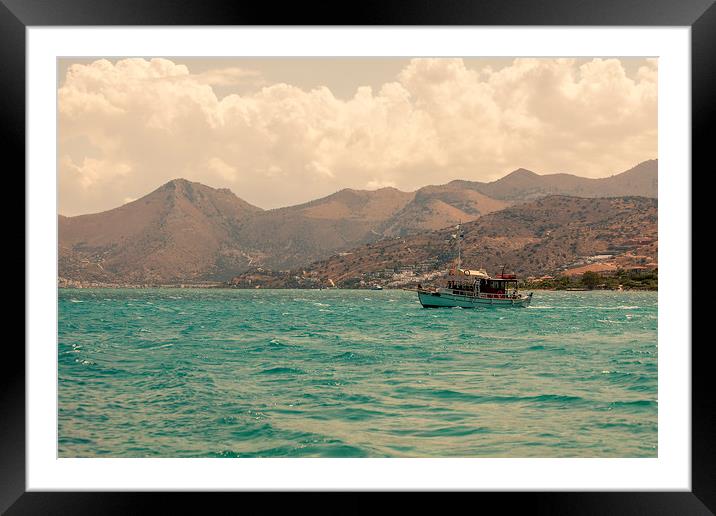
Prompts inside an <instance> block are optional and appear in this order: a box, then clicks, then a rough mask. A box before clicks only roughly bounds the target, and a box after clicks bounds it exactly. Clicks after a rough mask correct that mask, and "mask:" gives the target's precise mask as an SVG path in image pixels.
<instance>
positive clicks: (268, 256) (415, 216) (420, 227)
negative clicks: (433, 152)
mask: <svg viewBox="0 0 716 516" xmlns="http://www.w3.org/2000/svg"><path fill="white" fill-rule="evenodd" d="M657 175H658V162H657V160H650V161H646V162H643V163H640V164H639V165H637V166H636V167H634V168H632V169H630V170H627V171H626V172H623V173H621V174H617V175H614V176H611V177H607V178H601V179H590V178H583V177H578V176H574V175H571V174H551V175H539V174H536V173H534V172H530V171H528V170H524V169H518V170H515V171H514V172H511V173H510V174H508V175H506V176H505V177H503V178H501V179H499V180H497V181H493V182H489V183H481V182H473V181H462V180H456V181H452V182H450V183H447V184H444V185H430V186H425V187H423V188H420V189H419V190H417V191H415V192H403V191H400V190H397V189H395V188H382V189H379V190H373V191H367V190H353V189H344V190H340V191H338V192H336V193H334V194H332V195H329V196H327V197H323V198H320V199H316V200H314V201H310V202H307V203H304V204H299V205H296V206H289V207H285V208H278V209H273V210H263V209H261V208H259V207H256V206H253V205H251V204H249V203H247V202H246V201H244V200H242V199H240V198H239V197H237V196H236V195H235V194H234V193H232V192H231V191H230V190H228V189H214V188H211V187H209V186H205V185H202V184H200V183H195V182H191V181H187V180H185V179H175V180H172V181H170V182H168V183H166V184H164V185H162V186H161V187H159V188H158V189H156V190H154V191H153V192H151V193H149V194H148V195H146V196H144V197H142V198H140V199H138V200H136V201H132V202H130V203H128V204H125V205H123V206H120V207H118V208H114V209H112V210H108V211H105V212H102V213H96V214H88V215H80V216H75V217H64V216H62V215H59V216H58V233H59V243H58V247H59V249H58V253H59V264H58V267H59V277H60V279H61V281H62V280H72V281H78V282H101V283H109V284H147V283H149V284H167V283H193V282H202V281H226V280H228V279H230V278H232V277H234V276H236V275H239V274H241V273H243V272H245V271H247V270H249V269H252V268H256V267H259V266H260V267H267V268H272V269H292V268H296V267H302V266H307V265H309V264H311V263H314V262H316V261H320V260H324V259H327V258H329V257H331V256H334V255H337V254H341V253H345V252H349V251H351V250H352V249H354V248H359V247H361V246H365V245H367V244H375V243H379V242H381V241H384V240H385V241H390V240H391V239H395V238H405V237H411V238H412V237H413V236H417V235H421V234H430V233H431V232H434V231H436V230H439V229H441V228H446V227H448V226H452V225H454V224H456V223H458V222H464V223H467V222H472V221H476V220H478V219H480V218H481V217H484V216H486V215H488V214H493V215H494V214H497V213H503V212H504V213H516V212H514V211H509V210H514V209H519V208H520V206H521V205H523V204H524V207H523V208H522V209H523V210H525V209H526V210H528V212H525V213H521V215H520V216H523V217H527V218H529V217H530V216H532V215H530V213H529V210H533V209H536V208H534V207H533V208H528V206H533V204H532V203H533V202H534V201H535V200H537V199H540V198H543V197H546V196H554V195H557V196H576V197H582V198H602V197H624V196H640V197H646V198H656V197H657ZM508 209H509V210H508ZM506 210H507V211H506Z"/></svg>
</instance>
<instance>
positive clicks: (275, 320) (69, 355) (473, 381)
mask: <svg viewBox="0 0 716 516" xmlns="http://www.w3.org/2000/svg"><path fill="white" fill-rule="evenodd" d="M58 326H59V327H58V335H59V338H58V348H57V353H58V408H59V413H58V455H59V456H60V457H227V458H236V457H656V456H657V413H658V400H657V358H658V347H657V293H656V292H609V291H582V292H553V291H536V292H535V293H534V297H533V301H532V306H530V307H529V308H477V309H461V308H441V309H425V308H422V307H421V305H420V304H419V302H418V299H417V295H416V294H415V293H414V292H407V291H402V290H382V291H369V290H337V289H332V290H261V289H258V290H232V289H178V288H172V289H60V291H59V320H58Z"/></svg>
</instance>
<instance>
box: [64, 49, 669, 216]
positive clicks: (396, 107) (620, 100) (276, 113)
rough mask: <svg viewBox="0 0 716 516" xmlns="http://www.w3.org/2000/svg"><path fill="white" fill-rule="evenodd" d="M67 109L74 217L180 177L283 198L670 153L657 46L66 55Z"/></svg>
mask: <svg viewBox="0 0 716 516" xmlns="http://www.w3.org/2000/svg"><path fill="white" fill-rule="evenodd" d="M58 109H59V114H58V116H59V142H58V143H59V146H58V160H59V163H58V170H59V212H60V213H62V214H64V215H77V214H82V213H90V212H97V211H102V210H106V209H110V208H113V207H116V206H119V205H121V204H123V203H125V202H129V201H130V200H133V199H136V198H138V197H141V196H142V195H145V194H147V193H149V192H150V191H151V190H153V189H155V188H157V187H158V186H160V185H161V184H163V183H165V182H167V181H169V180H170V179H174V178H178V177H183V178H186V179H189V180H192V181H199V182H201V183H204V184H206V185H209V186H213V187H217V188H218V187H228V188H230V189H231V190H232V191H233V192H234V193H236V195H238V196H239V197H241V198H243V199H245V200H246V201H248V202H250V203H252V204H255V205H257V206H260V207H262V208H275V207H278V206H286V205H290V204H297V203H300V202H305V201H308V200H311V199H315V198H317V197H321V196H324V195H328V194H330V193H333V192H335V191H337V190H340V189H341V188H356V189H376V188H380V187H383V186H394V187H396V188H399V189H401V190H415V189H416V188H419V187H421V186H424V185H426V184H441V183H446V182H448V181H450V180H453V179H469V180H473V181H491V180H494V179H498V178H499V177H502V176H503V175H505V174H506V173H508V172H510V171H512V170H514V169H516V168H520V167H522V168H527V169H530V170H533V171H535V172H537V173H540V174H547V173H554V172H570V173H574V174H577V175H581V176H588V177H603V176H609V175H612V174H614V173H618V172H622V171H624V170H626V169H628V168H630V167H632V166H634V165H636V164H637V163H639V162H641V161H644V160H646V159H652V158H656V157H658V156H657V60H656V59H650V58H594V59H592V58H588V59H585V58H579V59H574V58H560V59H556V58H517V59H505V58H432V59H427V58H419V59H406V58H240V59H239V58H236V59H227V58H177V57H175V58H168V59H163V58H155V59H152V58H131V59H121V58H119V59H118V58H112V59H84V58H83V59H62V60H60V61H59V62H58Z"/></svg>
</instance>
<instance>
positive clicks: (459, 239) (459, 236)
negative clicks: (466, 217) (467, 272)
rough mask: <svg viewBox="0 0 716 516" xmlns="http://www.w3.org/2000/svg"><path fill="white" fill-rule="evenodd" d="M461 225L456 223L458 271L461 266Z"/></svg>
mask: <svg viewBox="0 0 716 516" xmlns="http://www.w3.org/2000/svg"><path fill="white" fill-rule="evenodd" d="M461 225H462V221H460V222H458V224H457V268H458V269H460V264H461V255H460V251H461V247H460V246H461V245H462V229H461V228H460V226H461Z"/></svg>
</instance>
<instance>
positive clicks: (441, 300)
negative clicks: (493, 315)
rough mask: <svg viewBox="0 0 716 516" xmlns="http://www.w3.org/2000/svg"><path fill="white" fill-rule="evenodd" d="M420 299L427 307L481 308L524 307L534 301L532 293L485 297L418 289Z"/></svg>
mask: <svg viewBox="0 0 716 516" xmlns="http://www.w3.org/2000/svg"><path fill="white" fill-rule="evenodd" d="M418 299H419V300H420V304H421V305H423V307H425V308H450V307H456V306H459V307H462V308H479V307H485V308H490V307H514V308H524V307H527V306H529V304H530V302H531V301H532V293H531V292H530V293H529V294H527V295H519V296H517V297H483V296H479V297H476V296H462V295H459V294H449V293H446V292H430V291H427V290H418Z"/></svg>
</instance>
